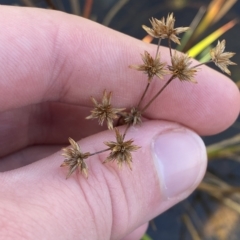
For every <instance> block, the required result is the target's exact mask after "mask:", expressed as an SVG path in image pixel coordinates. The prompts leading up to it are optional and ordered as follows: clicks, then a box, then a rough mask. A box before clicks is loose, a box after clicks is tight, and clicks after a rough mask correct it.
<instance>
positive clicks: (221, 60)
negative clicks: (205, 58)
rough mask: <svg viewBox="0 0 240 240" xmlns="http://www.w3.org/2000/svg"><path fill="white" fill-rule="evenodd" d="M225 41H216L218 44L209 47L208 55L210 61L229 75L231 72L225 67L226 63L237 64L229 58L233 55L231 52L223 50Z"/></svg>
mask: <svg viewBox="0 0 240 240" xmlns="http://www.w3.org/2000/svg"><path fill="white" fill-rule="evenodd" d="M225 45H226V41H225V40H222V41H221V42H219V41H218V44H217V46H216V47H215V48H213V49H211V51H210V55H211V58H212V61H213V62H214V63H215V65H216V66H218V67H219V68H220V69H221V70H222V71H223V72H225V73H227V74H229V75H231V72H230V71H229V69H228V68H227V66H228V65H237V64H236V63H234V62H232V61H230V60H229V58H231V57H232V56H234V55H235V53H233V52H224V50H225Z"/></svg>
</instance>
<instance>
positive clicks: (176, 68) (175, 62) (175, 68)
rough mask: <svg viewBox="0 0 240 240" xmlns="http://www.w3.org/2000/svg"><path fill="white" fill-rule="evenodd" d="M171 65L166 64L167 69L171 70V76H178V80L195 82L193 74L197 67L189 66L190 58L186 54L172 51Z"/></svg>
mask: <svg viewBox="0 0 240 240" xmlns="http://www.w3.org/2000/svg"><path fill="white" fill-rule="evenodd" d="M171 62H172V66H168V69H169V70H170V71H171V73H172V75H173V78H178V79H179V80H180V81H190V82H193V83H197V81H196V80H195V79H194V76H195V74H196V72H197V69H196V68H194V67H191V66H190V65H191V63H192V61H191V58H190V57H189V56H188V55H186V54H182V53H181V54H178V53H177V52H176V51H175V52H174V54H173V56H172V58H171Z"/></svg>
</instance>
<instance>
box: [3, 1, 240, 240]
mask: <svg viewBox="0 0 240 240" xmlns="http://www.w3.org/2000/svg"><path fill="white" fill-rule="evenodd" d="M0 4H5V5H20V6H29V7H39V8H50V9H56V10H59V11H64V12H67V13H72V14H75V15H79V16H83V17H85V18H89V19H91V20H93V21H96V22H99V23H101V24H103V25H106V26H108V27H110V28H113V29H115V30H118V31H120V32H123V33H125V34H128V35H131V36H133V37H136V38H138V39H142V40H143V41H145V42H152V39H151V38H150V36H146V33H145V31H144V30H143V29H142V28H141V25H142V24H145V25H148V26H150V24H149V18H151V17H155V18H158V19H160V18H162V17H163V16H165V17H166V16H167V14H168V13H171V12H174V15H175V17H176V19H177V22H176V27H181V26H190V27H191V30H190V31H188V32H187V33H186V34H185V35H181V39H182V44H181V46H180V47H178V48H177V49H178V50H180V51H183V52H188V54H189V55H190V56H192V57H194V58H196V59H198V60H199V61H202V62H205V61H208V60H209V59H210V57H209V50H210V49H211V48H212V47H214V46H215V45H216V43H217V40H218V39H220V40H223V39H226V42H227V49H226V51H233V52H236V55H235V56H234V57H233V58H232V59H231V60H232V61H233V62H236V63H237V64H238V66H230V71H231V73H232V76H231V78H232V79H233V81H235V82H236V84H237V85H238V86H240V84H239V83H240V68H239V65H240V57H239V56H240V26H239V19H240V1H238V0H212V1H211V0H141V1H139V0H0ZM210 66H211V67H212V68H215V69H216V70H217V71H219V69H218V68H216V67H215V65H214V64H211V65H210ZM203 139H204V142H205V143H206V145H207V149H208V156H209V164H208V170H207V173H206V176H205V178H204V180H203V182H202V183H201V184H200V185H199V187H198V189H197V190H196V191H195V192H194V193H193V194H192V195H191V196H190V197H189V198H188V199H186V200H184V201H182V202H181V203H179V204H178V205H177V206H175V207H173V208H171V209H170V210H168V211H167V212H165V213H164V214H162V215H161V216H159V217H157V218H156V219H154V220H153V221H151V222H150V225H149V229H148V232H147V234H146V235H145V236H144V237H143V240H150V239H153V240H158V239H161V240H168V239H169V240H188V239H189V240H190V239H193V240H200V239H203V240H235V239H236V240H237V239H240V227H239V226H240V119H238V120H237V121H236V122H235V123H234V124H233V125H232V126H231V127H230V128H229V129H228V130H227V131H225V132H223V133H221V134H218V135H215V136H211V137H204V138H203Z"/></svg>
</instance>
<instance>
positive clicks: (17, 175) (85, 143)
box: [0, 6, 240, 240]
mask: <svg viewBox="0 0 240 240" xmlns="http://www.w3.org/2000/svg"><path fill="white" fill-rule="evenodd" d="M140 25H141V23H139V27H140ZM155 49H156V48H155V46H153V45H148V44H144V43H143V42H141V41H139V40H136V39H133V38H131V37H129V36H126V35H123V34H121V33H118V32H116V31H113V30H110V29H108V28H105V27H103V26H101V25H99V24H96V23H93V22H91V21H88V20H85V19H82V18H80V17H76V16H72V15H68V14H64V13H61V12H57V11H50V10H40V9H33V8H17V7H4V6H1V7H0V133H1V142H0V154H1V157H2V158H1V161H0V163H1V164H0V167H1V169H2V171H3V170H7V169H11V168H15V170H12V171H6V172H2V173H1V174H0V198H1V201H0V226H1V231H0V236H1V238H3V237H4V239H19V240H21V239H24V240H26V239H63V240H66V239H71V240H74V239H84V240H86V239H90V240H93V239H104V240H105V239H139V238H140V237H141V235H142V234H143V233H144V231H145V230H146V227H147V222H148V221H149V220H150V219H152V218H154V217H155V216H157V215H158V214H160V213H162V212H163V211H165V210H166V209H168V208H169V207H171V206H173V205H174V204H176V203H177V202H179V201H181V200H182V199H184V198H186V197H187V196H188V195H189V194H190V193H191V192H192V191H193V190H194V189H195V188H196V186H197V185H198V184H199V182H200V181H201V179H202V177H203V175H204V172H205V168H206V162H207V161H206V150H205V147H204V144H203V142H202V140H201V139H200V138H199V136H198V135H197V134H200V135H210V134H215V133H218V132H220V131H222V130H224V129H226V128H227V127H229V126H230V125H231V124H232V123H233V121H234V120H235V119H236V117H237V115H238V113H239V103H240V97H239V91H238V89H237V87H236V86H235V85H234V83H233V82H232V81H231V80H229V79H228V78H227V77H225V76H224V75H222V74H220V73H218V72H215V71H214V70H212V69H210V68H208V67H202V68H201V70H200V71H199V73H198V74H197V77H196V79H197V81H198V84H192V83H188V82H180V81H178V80H174V81H173V82H172V83H171V85H170V86H169V87H168V88H167V89H166V90H165V91H164V92H163V94H162V95H161V96H159V98H158V99H157V100H156V101H155V102H154V104H152V105H151V107H149V109H148V110H147V111H146V115H145V117H146V119H147V120H146V121H145V122H144V123H143V124H142V126H141V127H134V128H131V129H130V130H129V132H128V135H127V138H129V139H130V138H133V139H134V143H135V144H136V145H139V146H141V149H140V150H138V151H137V152H135V153H134V154H133V170H132V171H130V170H129V169H128V168H127V167H124V168H123V169H122V170H119V169H118V167H117V165H116V163H110V164H102V161H103V160H104V159H105V157H106V154H107V153H103V154H100V155H97V156H93V157H91V158H90V159H89V160H88V166H89V178H88V180H86V179H85V178H84V177H83V176H82V175H81V174H77V173H74V174H73V175H72V176H71V177H70V178H69V179H68V180H66V179H65V177H66V174H67V169H65V168H60V167H59V166H60V165H61V163H62V162H63V157H62V156H60V154H61V151H60V149H61V148H62V147H63V146H67V144H68V143H67V139H68V137H72V138H73V139H75V140H79V139H82V140H81V141H79V144H80V146H81V148H82V149H83V151H94V150H101V149H102V148H103V146H104V145H103V142H104V141H109V140H110V141H111V140H114V133H113V132H112V131H103V128H101V127H99V126H98V125H97V122H96V121H89V120H88V121H87V120H85V117H86V116H88V115H89V112H90V109H91V107H92V104H91V102H90V100H89V99H90V96H94V97H96V98H97V97H99V98H100V97H101V95H102V92H103V90H104V89H107V90H108V91H112V92H113V98H112V103H113V106H116V107H131V106H134V105H135V104H136V103H137V101H138V99H139V97H140V95H141V93H142V91H143V89H144V87H145V85H146V77H145V76H143V75H142V74H141V73H140V72H136V71H134V70H132V69H129V68H128V66H129V65H130V64H138V63H141V59H140V54H141V53H143V52H144V50H147V51H149V52H152V53H154V52H155ZM160 50H161V54H162V57H163V58H164V59H165V60H166V61H168V62H169V54H168V50H167V49H165V48H163V47H161V49H160ZM161 84H163V82H162V81H161V80H158V79H155V80H154V83H153V85H154V87H152V88H151V90H150V92H151V91H154V90H156V89H157V88H159V87H160V86H161ZM160 119H164V121H160ZM120 129H121V128H120ZM189 129H192V130H189ZM195 132H196V133H197V134H196V133H195ZM87 136H88V137H87ZM85 137H86V138H85ZM51 154H52V155H51ZM36 160H38V161H36ZM35 161H36V162H35ZM30 162H34V163H32V164H30V165H27V166H24V167H22V168H20V166H23V165H26V164H27V163H30Z"/></svg>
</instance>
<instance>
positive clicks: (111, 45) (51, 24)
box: [0, 6, 240, 135]
mask: <svg viewBox="0 0 240 240" xmlns="http://www.w3.org/2000/svg"><path fill="white" fill-rule="evenodd" d="M139 27H140V26H139ZM0 43H1V44H0V111H5V110H10V109H13V108H18V107H22V106H26V105H30V104H37V103H41V102H45V101H61V102H66V103H71V104H79V105H82V106H91V102H90V101H89V98H90V96H96V97H100V96H101V95H102V92H103V90H104V89H107V90H109V91H112V92H113V99H112V103H113V105H115V106H116V107H131V106H134V105H136V104H137V102H138V99H139V98H140V96H141V94H142V92H143V90H144V88H145V85H146V77H145V76H142V75H141V74H140V73H138V72H135V71H133V70H131V69H129V68H128V66H129V65H130V64H135V63H141V60H140V53H143V51H144V50H147V51H149V52H152V53H154V51H155V49H156V47H155V46H153V45H148V44H144V43H142V42H141V41H139V40H136V39H133V38H131V37H129V36H126V35H123V34H121V33H118V32H116V31H113V30H111V29H108V28H106V27H103V26H101V25H99V24H97V23H94V22H91V21H88V20H85V19H82V18H79V17H76V16H71V15H68V14H64V13H60V12H56V11H49V10H40V9H32V8H31V9H28V8H17V7H5V6H4V7H3V6H1V7H0ZM161 55H162V58H163V60H164V61H168V62H169V53H168V51H167V49H165V48H161ZM196 79H197V81H198V84H196V85H194V84H191V83H188V82H184V83H183V82H180V81H175V80H174V81H173V83H172V84H171V85H170V86H169V87H168V88H167V89H166V90H165V91H164V92H163V94H162V95H161V96H160V97H159V98H158V99H157V100H156V101H155V102H154V103H153V104H152V105H151V107H149V109H148V110H147V111H146V116H147V117H149V118H151V119H164V120H168V121H175V122H179V123H181V124H183V125H185V126H187V127H189V128H191V129H193V130H195V131H196V132H198V133H199V134H204V135H206V134H214V133H217V132H219V131H222V130H224V129H225V128H227V127H228V126H229V125H230V124H231V123H232V122H233V121H234V120H235V119H236V117H237V116H238V113H239V107H240V106H239V105H240V104H239V103H240V101H239V100H240V96H239V91H238V89H237V87H236V86H235V84H234V83H233V82H232V81H231V80H229V79H228V78H227V77H225V76H224V75H222V74H220V73H217V72H215V71H214V70H212V69H210V68H208V67H202V69H201V71H200V72H199V73H198V74H197V77H196ZM165 81H166V80H165ZM163 84H164V82H162V81H160V80H155V81H154V83H153V85H152V87H151V88H150V89H149V92H148V94H150V95H151V94H154V92H155V91H156V89H157V90H158V89H159V88H160V87H161V86H162V85H163Z"/></svg>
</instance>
